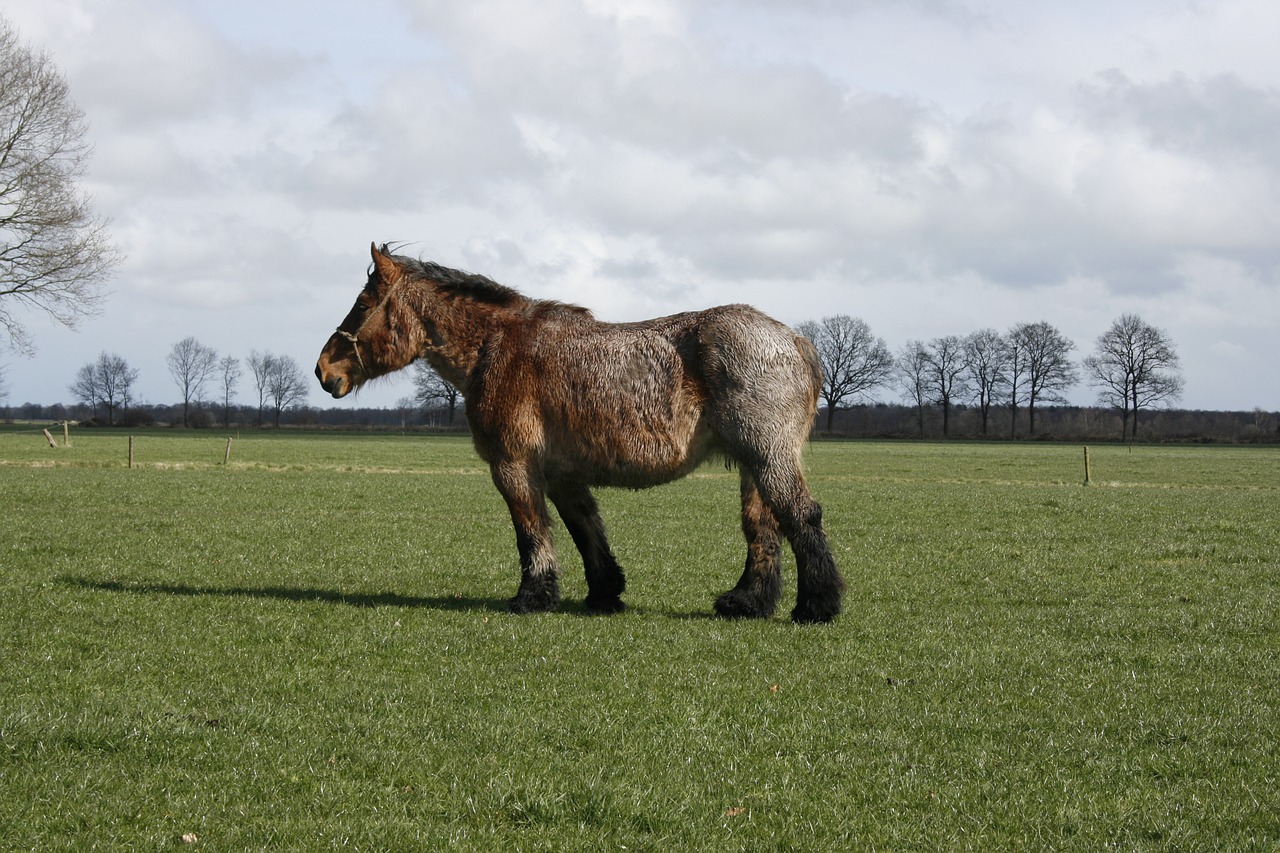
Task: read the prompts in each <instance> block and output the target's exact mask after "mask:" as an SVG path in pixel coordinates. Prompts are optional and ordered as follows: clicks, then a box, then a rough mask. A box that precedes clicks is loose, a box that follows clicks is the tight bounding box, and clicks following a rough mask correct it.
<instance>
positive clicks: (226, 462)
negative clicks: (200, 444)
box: [222, 436, 231, 467]
mask: <svg viewBox="0 0 1280 853" xmlns="http://www.w3.org/2000/svg"><path fill="white" fill-rule="evenodd" d="M230 464H231V436H227V452H226V454H224V455H223V457H222V465H223V467H226V466H227V465H230Z"/></svg>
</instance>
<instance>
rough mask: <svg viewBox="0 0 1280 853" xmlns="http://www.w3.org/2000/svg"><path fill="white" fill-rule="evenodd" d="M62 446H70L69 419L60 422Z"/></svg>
mask: <svg viewBox="0 0 1280 853" xmlns="http://www.w3.org/2000/svg"><path fill="white" fill-rule="evenodd" d="M62 446H63V447H70V446H71V423H70V421H63V422H62Z"/></svg>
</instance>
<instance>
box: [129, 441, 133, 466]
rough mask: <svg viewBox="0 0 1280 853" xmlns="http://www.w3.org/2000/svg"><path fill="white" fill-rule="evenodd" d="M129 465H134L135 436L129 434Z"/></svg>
mask: <svg viewBox="0 0 1280 853" xmlns="http://www.w3.org/2000/svg"><path fill="white" fill-rule="evenodd" d="M129 467H130V468H132V467H133V436H129Z"/></svg>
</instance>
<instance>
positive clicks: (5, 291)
mask: <svg viewBox="0 0 1280 853" xmlns="http://www.w3.org/2000/svg"><path fill="white" fill-rule="evenodd" d="M87 132H88V126H87V124H86V123H85V120H84V114H83V113H82V112H81V111H80V109H79V108H78V107H77V106H76V105H75V104H74V103H73V102H72V100H71V98H70V95H69V93H68V87H67V82H66V80H65V79H64V78H63V77H62V74H61V73H60V72H59V71H58V69H57V68H56V67H55V66H54V64H53V62H52V60H50V59H49V57H48V56H47V55H45V54H37V53H33V52H32V51H31V50H30V49H29V48H28V47H27V46H26V45H24V44H22V42H21V41H20V40H19V38H18V35H17V33H16V32H15V31H14V30H13V28H12V27H11V26H10V25H9V23H8V22H7V21H6V20H4V19H3V18H0V328H3V330H4V333H5V335H6V337H7V338H8V342H9V346H10V347H12V348H14V349H16V350H18V351H20V352H23V353H26V354H28V355H30V354H31V353H32V352H33V351H34V346H33V345H32V343H31V339H30V337H29V336H28V334H27V331H26V329H25V328H24V326H23V325H22V322H21V321H20V320H19V318H18V315H17V314H15V313H14V310H13V308H14V307H17V306H22V307H24V308H36V309H39V310H41V311H43V312H45V313H46V314H48V315H49V316H50V317H52V318H53V319H54V320H56V321H57V322H59V323H62V324H63V325H66V326H69V327H74V326H75V325H76V324H77V322H78V321H79V320H80V319H81V318H83V317H85V316H88V315H92V314H94V313H96V311H97V309H98V306H99V305H100V304H101V302H102V299H103V298H104V293H103V289H102V288H103V283H104V281H105V280H106V278H107V275H108V274H109V273H110V271H111V269H112V268H113V267H114V266H115V265H116V264H118V263H119V262H120V255H119V254H118V252H117V251H116V249H115V246H114V245H113V244H112V243H111V240H110V238H109V236H108V234H107V224H106V221H105V220H103V219H100V218H98V217H97V216H96V215H95V214H94V212H93V208H92V206H91V204H90V202H89V199H88V197H87V196H86V195H85V194H84V193H83V192H82V191H81V190H80V188H79V187H78V182H79V180H80V179H81V178H82V177H83V176H84V173H85V169H86V167H87V166H88V162H89V155H90V147H89V144H88V143H87V142H86V141H85V136H86V134H87Z"/></svg>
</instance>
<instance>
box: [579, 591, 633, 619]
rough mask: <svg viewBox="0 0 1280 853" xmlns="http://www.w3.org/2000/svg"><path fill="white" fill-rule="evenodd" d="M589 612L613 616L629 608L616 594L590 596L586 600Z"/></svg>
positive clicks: (595, 614) (594, 614) (596, 614)
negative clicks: (603, 596)
mask: <svg viewBox="0 0 1280 853" xmlns="http://www.w3.org/2000/svg"><path fill="white" fill-rule="evenodd" d="M586 605H587V612H588V613H590V614H591V615H592V616H612V615H614V614H615V613H621V612H622V611H624V610H626V609H627V604H626V602H625V601H623V600H622V599H621V598H618V597H617V596H614V597H613V598H590V597H588V598H587V600H586Z"/></svg>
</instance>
